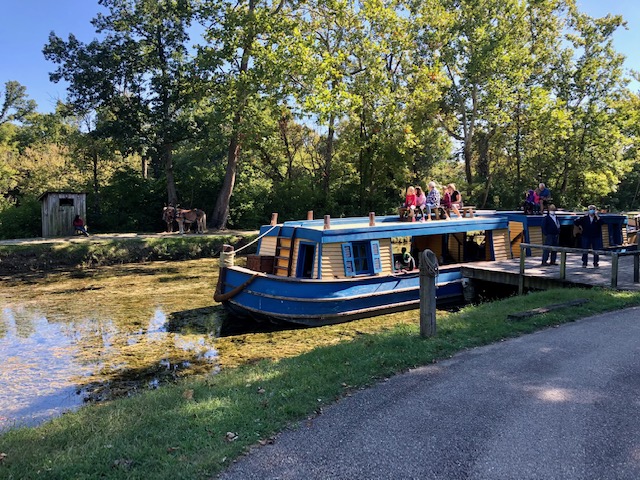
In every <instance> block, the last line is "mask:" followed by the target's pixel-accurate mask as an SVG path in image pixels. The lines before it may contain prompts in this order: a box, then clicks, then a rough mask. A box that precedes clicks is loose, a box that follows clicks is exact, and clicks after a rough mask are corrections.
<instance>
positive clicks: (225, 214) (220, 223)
mask: <svg viewBox="0 0 640 480" xmlns="http://www.w3.org/2000/svg"><path fill="white" fill-rule="evenodd" d="M240 118H241V117H240V113H237V114H236V118H235V122H234V125H238V123H239V122H240ZM239 156H240V134H239V132H238V129H237V127H236V128H234V131H233V133H232V135H231V140H230V142H229V150H228V151H227V171H226V172H225V175H224V180H223V182H222V188H221V189H220V193H219V194H218V199H217V200H216V206H215V207H214V209H213V215H212V222H211V227H212V228H214V229H215V230H222V229H224V228H226V226H227V220H228V219H229V203H230V202H231V195H232V194H233V187H234V185H235V183H236V170H237V168H238V157H239Z"/></svg>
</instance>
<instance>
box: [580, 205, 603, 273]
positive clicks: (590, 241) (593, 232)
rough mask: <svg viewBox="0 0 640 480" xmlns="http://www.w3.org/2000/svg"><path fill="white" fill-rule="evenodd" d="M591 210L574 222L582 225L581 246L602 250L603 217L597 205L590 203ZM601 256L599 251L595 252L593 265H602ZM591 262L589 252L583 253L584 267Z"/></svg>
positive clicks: (596, 266)
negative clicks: (600, 263)
mask: <svg viewBox="0 0 640 480" xmlns="http://www.w3.org/2000/svg"><path fill="white" fill-rule="evenodd" d="M588 208H589V210H588V211H587V213H586V214H585V215H583V216H582V217H580V218H577V219H575V220H574V222H573V223H574V224H575V225H576V226H578V227H580V232H581V233H582V235H581V238H582V240H581V247H582V248H592V249H593V250H602V248H603V247H602V219H601V218H600V215H598V211H597V210H596V206H595V205H589V207H588ZM599 260H600V256H599V255H598V254H597V253H594V254H593V266H594V267H595V268H598V267H599V266H600V265H599V264H598V261H599ZM587 263H589V254H588V253H583V254H582V268H586V266H587Z"/></svg>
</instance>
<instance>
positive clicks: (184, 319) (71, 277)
mask: <svg viewBox="0 0 640 480" xmlns="http://www.w3.org/2000/svg"><path fill="white" fill-rule="evenodd" d="M240 262H242V259H240ZM217 279H218V261H217V259H200V260H189V261H181V262H151V263H147V264H127V265H120V266H113V267H102V268H100V269H97V270H77V271H72V272H59V273H55V274H48V275H42V274H38V273H36V274H34V275H22V276H15V277H5V278H1V277H0V434H1V433H2V432H3V431H6V430H7V429H9V428H11V427H14V426H20V425H28V426H33V425H37V424H39V423H42V422H43V421H45V420H47V419H50V418H52V417H54V416H57V415H61V414H63V413H64V412H66V411H68V410H73V409H76V408H78V407H80V406H81V405H83V404H87V403H92V402H96V401H98V402H99V401H103V400H109V399H113V398H119V397H125V396H128V395H132V394H135V393H138V392H141V391H144V390H146V389H155V388H162V386H163V384H166V383H167V382H177V381H180V380H181V379H182V378H184V377H187V376H191V375H203V376H208V375H215V374H216V373H217V372H218V371H219V370H220V369H226V368H233V367H236V366H238V365H243V364H247V363H256V362H260V361H278V360H280V359H283V358H287V357H292V356H297V355H301V354H303V353H305V352H309V351H311V350H313V349H315V348H318V347H323V346H330V345H335V344H337V343H340V342H346V341H351V340H353V339H355V338H358V337H360V336H361V335H363V334H375V333H377V332H381V331H386V330H388V329H390V328H394V327H395V326H397V325H398V324H408V325H413V326H414V327H416V328H417V325H418V324H419V312H418V311H417V310H413V311H407V312H402V313H397V314H392V315H383V316H379V317H373V318H367V319H362V320H356V321H353V322H348V323H343V324H337V325H328V326H325V327H319V328H295V327H288V328H283V327H275V326H272V325H268V324H267V325H265V324H252V323H241V322H239V321H238V320H237V319H234V318H227V317H225V313H224V311H223V309H222V307H221V305H218V304H214V302H213V298H212V297H213V292H214V289H215V285H216V282H217ZM440 315H446V312H440V311H439V313H438V316H439V319H440V318H441V317H440ZM416 332H417V330H416Z"/></svg>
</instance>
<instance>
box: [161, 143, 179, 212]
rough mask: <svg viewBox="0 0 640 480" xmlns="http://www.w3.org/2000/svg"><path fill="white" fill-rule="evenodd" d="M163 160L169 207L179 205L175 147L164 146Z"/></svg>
mask: <svg viewBox="0 0 640 480" xmlns="http://www.w3.org/2000/svg"><path fill="white" fill-rule="evenodd" d="M162 160H163V163H164V172H165V174H166V175H167V200H168V202H169V205H175V206H177V205H178V193H177V191H176V180H175V177H174V175H173V145H171V144H170V143H169V144H166V145H163V146H162Z"/></svg>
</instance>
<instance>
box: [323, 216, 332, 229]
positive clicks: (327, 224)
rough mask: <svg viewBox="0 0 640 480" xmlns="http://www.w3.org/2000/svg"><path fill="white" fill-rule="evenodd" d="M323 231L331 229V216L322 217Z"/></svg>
mask: <svg viewBox="0 0 640 480" xmlns="http://www.w3.org/2000/svg"><path fill="white" fill-rule="evenodd" d="M324 229H325V230H330V229H331V215H325V216H324Z"/></svg>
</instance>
